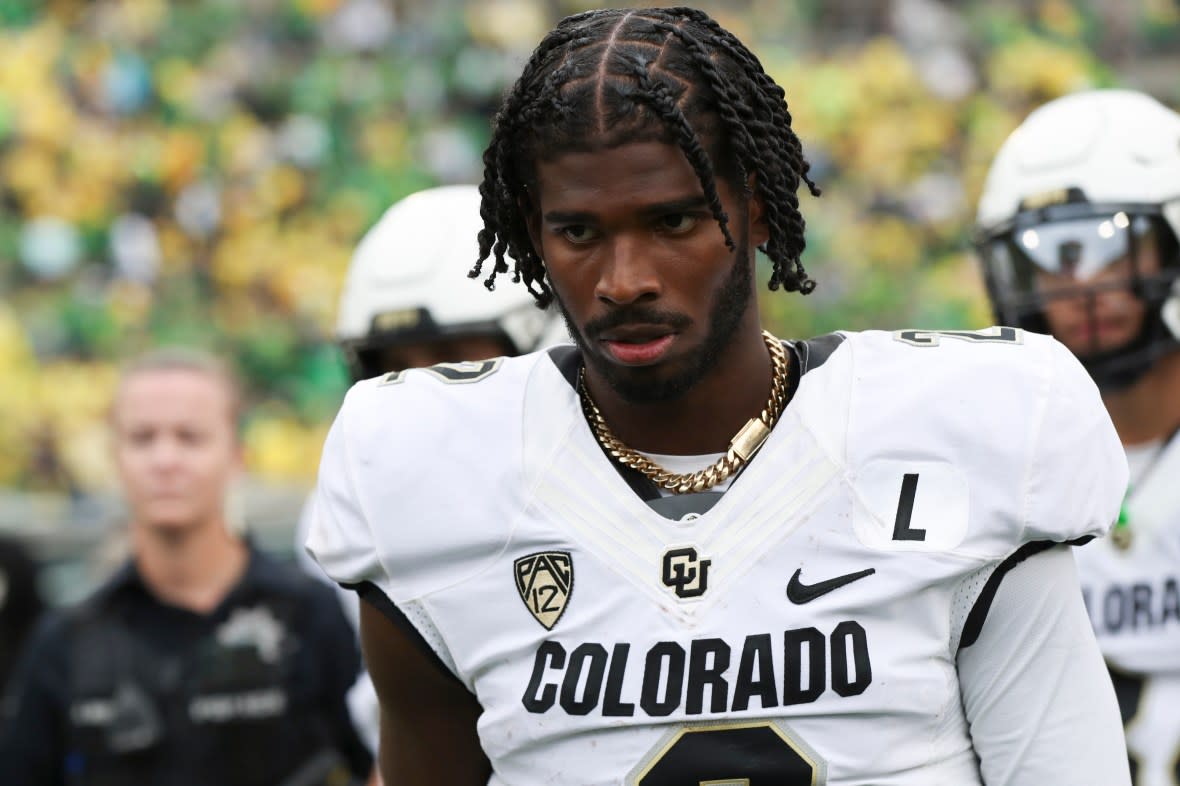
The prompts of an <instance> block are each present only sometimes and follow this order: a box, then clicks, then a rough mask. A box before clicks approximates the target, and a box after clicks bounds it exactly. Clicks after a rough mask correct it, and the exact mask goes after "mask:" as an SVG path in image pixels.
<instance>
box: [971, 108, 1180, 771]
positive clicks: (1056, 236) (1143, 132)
mask: <svg viewBox="0 0 1180 786" xmlns="http://www.w3.org/2000/svg"><path fill="white" fill-rule="evenodd" d="M978 219H979V227H980V230H981V232H980V243H979V248H980V252H981V260H982V262H983V270H984V273H985V275H986V279H987V288H988V293H989V294H990V296H991V301H992V304H993V306H994V308H995V312H996V316H997V318H998V320H999V321H1001V322H1003V323H1004V324H1007V325H1017V326H1020V327H1023V328H1026V329H1028V330H1036V331H1039V332H1046V333H1052V334H1053V335H1054V336H1055V337H1056V338H1057V339H1058V340H1060V341H1061V342H1062V343H1063V344H1065V345H1066V346H1067V347H1068V348H1069V349H1070V350H1072V351H1073V352H1074V354H1076V355H1077V356H1078V358H1079V359H1080V360H1081V362H1082V364H1083V365H1084V366H1085V367H1086V369H1087V370H1088V371H1089V372H1090V375H1091V376H1092V377H1093V378H1094V381H1095V382H1096V383H1097V384H1098V387H1099V389H1100V390H1101V392H1102V400H1103V402H1104V403H1105V405H1106V408H1107V410H1108V411H1109V412H1110V415H1111V419H1112V420H1113V421H1114V425H1115V428H1116V429H1117V430H1118V434H1119V437H1120V438H1121V440H1122V442H1123V445H1124V447H1125V449H1126V453H1127V459H1128V463H1129V464H1130V471H1131V475H1130V485H1129V487H1128V490H1127V493H1126V499H1125V500H1124V503H1123V507H1122V511H1121V514H1120V516H1119V520H1118V523H1117V524H1116V525H1115V529H1114V531H1113V533H1112V537H1110V538H1108V539H1105V540H1102V541H1098V542H1095V543H1093V544H1090V545H1088V546H1086V547H1084V548H1081V549H1077V550H1076V558H1077V562H1078V570H1079V573H1080V576H1081V583H1082V589H1083V592H1084V596H1085V599H1086V605H1087V607H1088V608H1089V611H1090V617H1091V620H1092V622H1093V624H1094V629H1095V631H1096V633H1097V636H1098V642H1099V645H1100V646H1101V648H1102V651H1103V653H1104V654H1105V656H1106V660H1107V663H1108V665H1109V667H1110V670H1111V674H1112V676H1113V678H1114V683H1115V688H1116V692H1117V693H1118V697H1119V702H1120V705H1121V708H1122V714H1123V719H1124V721H1125V723H1126V729H1127V748H1128V753H1129V754H1130V757H1131V770H1132V773H1133V775H1134V781H1135V783H1136V784H1137V785H1138V786H1147V785H1148V784H1150V786H1161V785H1162V784H1176V783H1180V657H1178V653H1180V440H1177V439H1176V433H1177V430H1180V341H1178V337H1180V283H1178V280H1180V249H1178V243H1177V236H1178V234H1180V115H1178V114H1177V113H1175V112H1173V111H1172V110H1171V109H1168V108H1167V107H1165V106H1164V105H1162V104H1161V103H1159V102H1158V101H1156V100H1155V99H1153V98H1151V97H1149V96H1146V95H1144V94H1142V93H1139V92H1134V91H1129V90H1093V91H1085V92H1080V93H1075V94H1072V95H1068V96H1066V97H1064V98H1059V99H1057V100H1055V101H1051V102H1049V103H1048V104H1045V105H1044V106H1042V107H1040V108H1039V109H1037V110H1035V111H1034V112H1033V113H1032V114H1030V115H1029V117H1028V118H1027V119H1026V120H1025V121H1024V123H1023V124H1021V126H1020V127H1019V128H1017V130H1016V131H1015V132H1013V134H1012V135H1011V137H1009V139H1008V140H1007V141H1006V142H1005V143H1004V145H1003V146H1002V147H1001V148H1000V151H999V153H998V154H997V155H996V158H995V161H994V162H993V163H992V166H991V170H990V172H989V174H988V178H987V182H986V184H985V187H984V192H983V195H982V197H981V199H980V204H979V216H978Z"/></svg>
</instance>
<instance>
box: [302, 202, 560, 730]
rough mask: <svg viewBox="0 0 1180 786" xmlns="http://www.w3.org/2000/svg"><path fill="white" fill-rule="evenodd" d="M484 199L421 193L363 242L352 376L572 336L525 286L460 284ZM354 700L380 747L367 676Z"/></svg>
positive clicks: (347, 309) (343, 320) (345, 315)
mask: <svg viewBox="0 0 1180 786" xmlns="http://www.w3.org/2000/svg"><path fill="white" fill-rule="evenodd" d="M479 202H480V197H479V189H478V188H477V187H476V186H474V185H467V184H464V185H449V186H439V187H436V188H428V189H425V190H423V191H418V192H415V193H413V194H410V195H409V196H407V197H404V198H403V199H401V200H399V201H398V202H396V203H394V204H393V205H392V206H391V207H390V208H389V209H388V210H386V211H385V213H384V214H383V215H382V217H381V219H380V220H378V222H377V223H376V224H374V225H373V226H372V228H370V229H369V231H368V232H367V233H365V236H364V237H363V238H361V241H360V243H359V244H358V245H357V248H356V251H355V252H354V254H353V257H352V261H351V263H350V265H349V269H348V274H347V276H346V278H345V284H344V290H343V292H342V294H341V297H340V308H339V311H338V313H337V317H336V337H337V340H338V341H339V343H340V346H341V348H342V349H343V351H344V355H345V359H346V360H347V362H348V368H349V373H350V375H351V377H352V381H353V382H359V381H361V380H363V379H368V378H370V377H375V376H378V375H380V374H387V373H389V372H396V371H402V370H404V369H407V368H415V367H425V366H434V365H436V364H440V363H461V362H463V361H481V360H485V359H487V358H494V357H498V356H501V355H509V356H510V355H519V354H522V353H525V352H530V351H532V350H534V349H536V348H538V347H541V346H549V345H551V344H555V343H559V342H562V341H568V340H569V337H568V334H567V333H566V332H565V326H564V324H563V323H562V321H561V319H560V318H559V317H557V316H556V315H555V314H554V312H553V311H552V310H549V311H542V310H540V309H538V308H537V304H536V302H535V301H534V300H533V298H532V296H531V295H529V293H528V292H526V291H525V290H524V289H523V288H522V287H509V286H505V287H500V288H499V289H497V290H496V291H495V292H494V293H491V294H489V293H488V292H487V291H486V290H485V289H484V288H483V287H481V286H480V285H479V283H478V282H475V281H467V280H464V278H463V273H465V272H466V271H467V270H468V269H469V268H470V267H471V263H472V261H473V260H474V259H475V258H476V257H477V256H478V254H479V246H478V244H477V242H476V235H477V233H478V232H479V230H480V228H481V227H482V226H483V222H482V220H481V219H480V217H479ZM456 279H457V283H456ZM313 511H314V505H313V504H312V502H311V501H309V503H308V504H307V505H305V506H304V509H303V514H302V515H301V516H300V520H299V526H298V529H297V531H296V536H295V543H296V548H295V553H296V556H297V558H298V559H299V560H300V562H301V563H303V564H304V566H305V567H306V568H307V569H308V571H309V572H310V573H311V574H312V575H314V576H318V577H323V575H324V574H323V571H322V570H321V569H320V567H319V565H317V564H316V563H315V562H314V561H313V560H312V559H311V558H310V557H309V556H308V555H307V552H306V551H305V550H304V548H303V544H304V543H305V542H306V539H307V533H308V530H309V528H310V526H311V517H312V515H313ZM342 592H343V591H342ZM343 595H344V597H343V598H342V601H343V605H344V608H345V611H346V612H347V613H348V615H349V617H350V619H352V621H353V622H354V624H359V621H358V619H357V616H356V615H357V605H356V596H355V594H354V593H352V592H343ZM349 704H350V707H351V710H352V713H353V715H354V718H355V722H356V724H357V726H358V728H359V729H360V730H361V733H362V735H363V736H364V738H365V741H366V742H367V743H368V744H369V746H370V748H371V749H372V750H374V751H376V748H377V724H378V712H377V703H376V696H375V695H374V693H373V686H372V683H371V682H370V681H369V680H368V679H367V677H362V678H361V679H360V680H358V682H357V684H356V685H355V686H354V687H353V689H352V692H351V694H350V695H349Z"/></svg>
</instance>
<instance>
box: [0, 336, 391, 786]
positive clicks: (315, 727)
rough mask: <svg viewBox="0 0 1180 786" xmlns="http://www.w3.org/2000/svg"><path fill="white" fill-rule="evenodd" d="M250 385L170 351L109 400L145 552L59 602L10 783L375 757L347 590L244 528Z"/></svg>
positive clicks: (133, 522) (8, 768)
mask: <svg viewBox="0 0 1180 786" xmlns="http://www.w3.org/2000/svg"><path fill="white" fill-rule="evenodd" d="M239 416H240V394H239V392H238V387H237V383H236V381H235V380H234V378H233V377H232V375H231V374H230V372H229V371H228V369H227V367H226V366H225V365H223V364H222V363H221V362H220V361H219V360H217V359H216V358H214V357H211V356H207V355H204V354H200V353H196V352H191V351H181V350H161V351H157V352H155V353H151V354H148V355H146V356H144V357H142V358H141V359H140V360H138V361H137V362H135V363H134V364H132V365H131V366H130V367H129V368H128V369H127V371H126V372H125V373H124V374H123V376H122V378H121V380H120V382H119V384H118V387H117V389H116V394H115V397H114V403H113V406H112V408H111V411H110V425H111V431H112V433H113V446H114V454H115V463H116V465H117V468H118V471H119V476H120V480H121V482H122V488H123V492H124V496H125V497H126V502H127V509H128V513H129V522H128V523H129V534H130V540H131V548H132V557H131V559H130V560H129V561H128V562H127V564H126V565H125V566H124V567H123V568H122V569H121V570H120V571H119V572H118V573H117V574H116V575H115V576H114V577H113V578H112V579H110V580H109V581H108V582H107V583H106V584H105V585H104V586H102V587H101V588H100V589H99V590H97V591H96V592H95V593H94V594H92V595H91V596H90V597H89V598H88V599H87V600H85V601H84V602H83V603H81V604H80V605H78V606H76V607H69V608H66V609H63V610H61V611H55V612H52V613H51V614H50V615H48V616H47V618H46V620H45V623H44V624H43V625H41V626H40V628H39V630H38V631H37V633H36V634H34V637H33V639H31V641H30V644H29V646H28V647H27V648H26V650H25V652H24V655H23V656H22V659H21V663H20V665H19V666H18V670H17V672H16V675H15V679H16V690H15V691H14V694H13V714H12V722H11V723H9V724H8V726H7V727H6V728H5V730H4V732H3V735H2V736H0V772H2V773H3V779H4V784H5V786H23V785H24V784H28V785H29V786H32V785H33V784H37V786H53V785H55V784H63V785H64V784H66V783H69V784H153V786H155V785H157V784H159V785H167V784H178V785H180V784H193V786H196V785H197V784H201V785H204V786H207V785H208V784H218V786H223V785H224V786H236V785H237V784H242V785H243V786H245V785H246V784H249V785H250V786H262V785H263V784H266V786H272V785H273V786H283V785H285V784H291V786H294V784H301V785H306V786H311V785H312V784H329V783H331V784H334V785H336V784H347V783H353V782H360V781H361V780H363V779H364V778H367V777H368V776H369V775H370V773H371V771H372V757H371V756H370V755H369V753H368V752H367V751H366V750H365V748H364V745H363V744H362V743H361V741H360V739H359V738H358V736H357V734H356V732H355V730H354V729H353V727H352V725H351V723H350V721H349V718H348V711H347V707H346V704H345V696H346V693H347V691H348V689H349V687H350V686H351V685H352V684H353V682H354V681H355V679H356V676H357V673H358V670H359V666H360V658H359V652H358V647H357V644H356V637H355V635H354V633H353V631H352V629H351V628H350V627H349V626H348V623H347V621H346V620H345V618H344V615H343V614H342V613H341V611H340V608H339V606H338V604H337V603H336V600H335V597H334V596H333V594H332V593H331V591H329V590H328V589H327V588H326V587H325V586H324V585H323V584H321V583H319V582H316V581H314V580H312V579H310V578H308V577H307V576H305V575H304V574H302V573H301V572H300V571H298V570H297V569H296V568H295V567H294V566H291V565H284V564H282V563H278V562H276V561H274V560H273V559H272V558H269V557H267V556H265V555H264V554H262V553H260V552H259V551H258V550H256V549H255V548H254V546H253V545H252V544H251V543H250V542H249V541H248V540H245V539H242V538H240V537H238V536H237V535H236V534H235V531H234V527H233V526H232V522H231V521H230V516H229V515H228V513H227V495H228V493H229V491H230V487H231V485H232V483H233V481H234V478H235V476H236V475H237V474H238V472H239V470H240V467H241V444H240V441H239V438H238V431H237V422H238V419H239Z"/></svg>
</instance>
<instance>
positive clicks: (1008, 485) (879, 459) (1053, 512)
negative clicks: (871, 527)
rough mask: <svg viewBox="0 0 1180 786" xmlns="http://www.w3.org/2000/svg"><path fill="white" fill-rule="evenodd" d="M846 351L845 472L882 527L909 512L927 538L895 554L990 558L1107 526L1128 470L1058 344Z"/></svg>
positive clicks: (911, 344)
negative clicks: (939, 553) (938, 553)
mask: <svg viewBox="0 0 1180 786" xmlns="http://www.w3.org/2000/svg"><path fill="white" fill-rule="evenodd" d="M846 343H847V344H848V349H849V350H850V352H849V353H848V355H847V357H848V358H849V362H850V363H851V366H852V369H851V372H850V378H851V380H852V382H851V386H852V390H851V394H850V402H849V405H848V412H849V414H848V418H849V433H848V439H847V452H848V455H847V461H848V463H849V466H850V469H851V471H852V472H853V474H854V476H855V477H858V478H859V479H860V480H859V482H860V483H861V485H862V487H863V488H865V489H867V490H868V491H867V492H866V493H867V495H868V497H869V498H872V499H877V501H876V502H872V501H869V502H867V504H869V506H870V507H873V506H874V505H875V506H876V507H877V508H878V509H879V510H878V514H879V517H880V518H881V519H882V520H881V522H880V524H881V526H882V527H883V528H884V529H885V530H887V531H888V532H889V533H890V534H893V530H895V529H896V528H897V527H898V526H899V521H900V518H899V517H900V516H901V513H900V512H899V511H900V510H901V509H902V508H905V507H906V505H910V506H911V508H910V510H909V514H908V515H909V519H908V521H909V523H908V529H909V530H913V531H915V532H916V531H918V530H923V529H925V530H926V531H927V532H926V539H925V540H916V538H917V537H918V536H917V535H916V534H914V535H912V536H909V537H913V538H915V540H913V541H912V542H908V543H907V542H904V539H905V538H906V537H907V536H906V535H905V534H902V535H901V538H902V541H903V542H902V543H901V544H900V546H899V544H898V542H897V541H896V540H894V539H893V538H890V540H889V542H890V545H891V547H894V548H898V547H900V548H913V549H924V548H925V549H929V548H935V547H938V548H942V549H943V550H948V551H956V552H960V553H963V554H965V555H973V556H978V557H981V558H992V557H996V556H1002V555H1006V554H1008V553H1011V552H1012V551H1013V550H1015V549H1016V548H1018V547H1019V546H1020V545H1022V544H1024V543H1027V542H1030V541H1038V540H1050V541H1061V542H1070V541H1075V540H1082V539H1088V538H1090V537H1093V536H1096V535H1101V534H1104V533H1105V532H1106V531H1107V530H1108V529H1109V527H1110V525H1111V523H1112V522H1113V520H1114V518H1115V516H1116V515H1117V512H1118V508H1119V504H1120V502H1121V500H1122V496H1123V490H1124V488H1125V485H1126V460H1125V457H1124V454H1123V450H1122V447H1121V445H1120V443H1119V441H1118V437H1117V435H1116V433H1115V431H1114V427H1113V425H1112V424H1111V422H1110V417H1109V416H1108V415H1107V413H1106V410H1105V407H1104V406H1103V404H1102V400H1101V398H1100V396H1099V394H1098V390H1097V388H1096V387H1095V385H1094V383H1093V381H1092V380H1091V379H1090V378H1089V376H1088V375H1087V374H1086V372H1085V370H1084V369H1083V368H1082V366H1081V364H1080V363H1079V362H1078V361H1077V359H1076V358H1074V356H1073V355H1072V354H1071V353H1070V352H1069V351H1068V350H1066V349H1065V348H1064V347H1063V346H1062V345H1061V344H1060V343H1058V342H1057V341H1056V340H1054V339H1052V338H1051V337H1048V336H1044V335H1040V334H1035V333H1028V332H1025V331H1022V330H1017V329H1015V328H1008V327H994V328H989V329H987V330H982V331H919V330H901V331H895V332H893V333H888V332H882V331H866V332H863V333H857V334H852V335H851V336H850V337H849V340H848V342H846ZM878 498H879V499H878ZM926 524H929V525H930V527H932V528H934V531H937V532H941V533H943V536H944V537H942V538H941V539H940V538H938V537H934V536H932V535H931V530H930V529H927V527H926V526H925V525H926Z"/></svg>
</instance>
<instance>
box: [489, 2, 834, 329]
mask: <svg viewBox="0 0 1180 786" xmlns="http://www.w3.org/2000/svg"><path fill="white" fill-rule="evenodd" d="M600 98H602V101H601V103H600V102H599V99H600ZM641 141H661V142H667V143H670V144H676V145H678V146H679V147H680V149H681V150H682V151H683V152H684V155H685V158H686V159H687V160H688V162H689V164H690V165H691V166H692V168H693V171H694V172H695V173H696V175H697V178H698V179H699V180H700V182H701V188H702V190H703V191H704V194H705V199H706V201H707V203H708V204H709V206H710V209H711V211H712V213H713V217H714V219H715V220H716V221H717V224H718V226H719V227H720V228H721V231H722V233H723V234H724V236H725V241H726V244H727V245H728V246H729V247H730V248H734V247H735V246H734V239H733V237H732V235H731V234H730V228H729V217H728V216H727V215H726V214H725V211H724V210H723V209H722V205H721V201H720V198H719V197H718V195H717V187H716V177H718V176H720V177H724V178H725V179H726V181H727V182H729V183H730V184H731V185H733V186H735V187H736V188H739V189H742V190H744V191H746V192H747V193H748V189H749V180H750V177H751V176H752V177H753V183H754V188H755V189H756V191H757V193H758V195H759V196H760V197H761V198H762V200H763V202H764V203H765V206H766V220H767V225H768V227H769V230H770V231H769V238H768V240H767V242H766V245H765V247H764V248H763V251H765V252H766V254H767V256H768V257H769V258H770V260H771V264H772V268H773V269H772V273H771V278H770V283H769V286H770V288H771V289H779V288H780V287H781V288H783V289H786V290H787V291H797V292H802V293H803V294H807V293H809V292H811V291H812V290H813V289H814V288H815V282H814V281H813V280H812V279H811V278H810V277H808V275H807V272H806V271H805V270H804V269H803V265H802V263H801V261H800V257H801V255H802V253H803V250H804V248H805V246H806V241H805V238H804V229H805V222H804V220H803V216H802V214H801V213H800V210H799V198H798V195H797V191H798V189H799V186H800V185H801V184H806V185H807V187H808V189H809V191H810V192H811V193H812V194H813V195H814V196H819V194H820V190H819V188H818V187H817V186H816V185H815V183H813V182H812V181H811V179H810V178H809V177H808V172H809V170H810V164H809V163H808V162H807V159H806V158H805V157H804V155H803V147H802V144H801V143H800V141H799V138H798V137H797V136H796V135H795V133H794V131H793V130H792V129H791V114H790V111H789V110H788V108H787V103H786V99H785V93H784V91H783V89H782V88H781V87H780V86H779V85H778V84H777V83H775V82H774V80H773V79H771V78H770V76H769V75H768V74H767V73H766V72H765V70H764V69H763V68H762V64H761V63H760V62H759V60H758V58H757V57H756V56H755V55H754V54H753V53H752V52H751V51H750V50H749V49H748V48H747V47H746V46H745V44H743V43H742V42H741V41H740V40H739V39H738V38H737V37H736V36H734V35H733V34H732V33H730V32H729V31H728V30H726V29H725V28H723V27H721V26H720V25H719V24H717V22H715V21H714V20H713V19H711V18H710V17H709V16H708V15H707V14H705V13H704V12H702V11H699V10H696V9H692V8H653V9H609V10H602V11H587V12H585V13H581V14H575V15H573V16H569V17H566V18H565V19H563V20H562V21H561V22H560V23H558V25H557V27H556V28H555V29H554V30H553V31H551V32H550V33H549V34H548V35H547V36H546V37H545V38H544V40H542V41H541V43H540V45H539V46H538V47H537V48H536V50H535V51H534V52H533V54H532V57H530V59H529V61H528V63H527V64H526V65H525V67H524V70H523V71H522V73H521V75H520V78H519V79H518V80H517V81H516V84H515V85H514V86H513V87H512V89H511V91H509V93H508V94H507V96H506V97H505V100H504V103H503V105H502V106H501V108H500V111H499V112H498V113H497V115H496V118H495V121H494V122H493V134H492V141H491V143H490V144H489V145H488V148H487V150H485V151H484V157H483V160H484V179H483V183H482V184H481V185H480V194H481V196H482V197H483V204H482V207H481V214H482V216H483V220H484V228H483V230H482V231H481V232H480V233H479V253H480V256H479V260H478V261H477V262H476V264H475V266H474V267H473V268H472V270H471V276H472V277H476V276H479V275H480V274H481V273H482V272H483V263H484V261H485V260H487V259H489V258H491V259H492V260H493V264H492V270H491V272H490V273H489V274H488V275H487V277H486V278H485V279H484V283H485V285H486V286H487V287H488V288H489V289H491V288H494V286H495V281H496V277H497V275H499V274H502V273H507V272H508V270H509V266H508V263H507V261H506V258H507V257H511V258H512V260H513V261H514V263H515V264H514V266H513V268H512V271H513V276H512V278H513V281H516V282H523V283H524V285H525V286H526V287H527V288H528V290H529V292H530V293H532V295H533V297H534V298H536V300H537V303H538V305H541V306H546V305H548V304H549V302H550V301H551V300H552V297H553V293H552V291H551V290H550V288H549V284H548V282H547V281H546V278H545V267H544V262H543V261H542V259H541V257H540V255H539V254H538V253H537V250H536V249H535V248H534V247H533V244H532V240H531V238H530V236H529V233H528V229H527V223H526V220H525V216H526V211H527V210H528V209H530V208H532V207H535V199H536V192H535V189H536V181H535V178H536V169H535V166H536V162H537V161H538V160H541V159H542V158H545V157H549V156H554V155H559V154H561V153H565V152H574V151H586V150H593V149H609V148H612V147H615V146H618V145H621V144H626V143H629V142H641Z"/></svg>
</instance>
